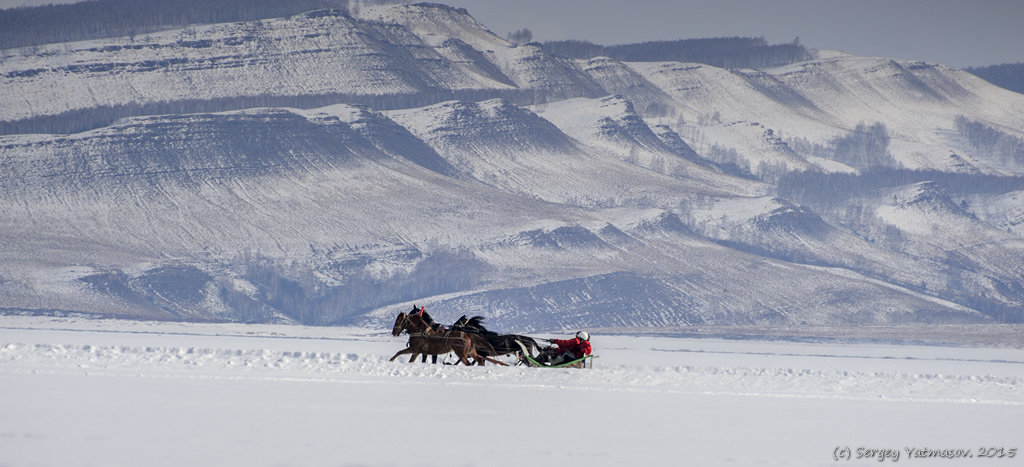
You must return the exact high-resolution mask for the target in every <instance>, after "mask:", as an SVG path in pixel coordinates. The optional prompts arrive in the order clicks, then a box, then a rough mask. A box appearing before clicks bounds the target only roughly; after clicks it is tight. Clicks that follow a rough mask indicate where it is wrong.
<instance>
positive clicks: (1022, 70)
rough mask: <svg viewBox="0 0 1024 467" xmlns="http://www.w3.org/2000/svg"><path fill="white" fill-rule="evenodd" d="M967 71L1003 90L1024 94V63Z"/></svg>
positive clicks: (969, 69) (967, 69) (968, 69)
mask: <svg viewBox="0 0 1024 467" xmlns="http://www.w3.org/2000/svg"><path fill="white" fill-rule="evenodd" d="M965 71H967V72H968V73H970V74H972V75H975V76H977V77H979V78H981V79H983V80H985V81H988V82H990V83H992V84H994V85H996V86H999V87H1001V88H1004V89H1009V90H1011V91H1013V92H1019V93H1024V63H1004V64H1002V65H990V66H983V67H977V68H974V67H972V68H966V69H965Z"/></svg>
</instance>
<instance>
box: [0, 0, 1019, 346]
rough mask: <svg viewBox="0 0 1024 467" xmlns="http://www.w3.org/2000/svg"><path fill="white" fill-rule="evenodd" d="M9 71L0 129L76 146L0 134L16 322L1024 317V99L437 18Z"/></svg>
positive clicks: (383, 14) (352, 23)
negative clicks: (686, 56)
mask: <svg viewBox="0 0 1024 467" xmlns="http://www.w3.org/2000/svg"><path fill="white" fill-rule="evenodd" d="M3 54H4V58H3V61H2V62H0V89H2V91H3V92H0V124H2V125H4V126H3V128H4V131H5V132H7V133H11V132H17V131H20V130H18V128H36V129H37V130H33V131H42V130H38V129H39V128H43V129H45V128H49V127H50V125H52V126H53V127H55V128H88V129H87V130H84V131H77V132H65V133H55V134H46V133H38V132H36V133H33V134H29V133H24V132H23V133H22V134H7V135H5V136H0V169H2V170H0V242H2V245H3V247H2V248H0V309H3V310H7V311H9V312H18V313H22V312H26V313H57V314H67V313H77V312H85V313H92V314H100V315H119V316H140V317H142V316H144V317H155V318H175V319H180V318H184V319H226V320H241V321H298V322H303V323H315V324H326V323H363V324H372V325H379V324H381V323H382V322H383V321H386V320H387V319H389V316H393V315H394V312H395V311H396V310H398V309H400V308H406V307H408V306H409V305H410V303H421V304H423V303H425V304H428V306H430V307H431V308H432V310H433V311H435V312H436V314H435V316H437V317H439V318H441V319H443V320H445V321H447V320H454V319H455V318H457V317H458V316H460V315H462V314H482V315H486V316H489V317H492V318H493V319H494V320H495V323H497V324H503V325H513V324H515V325H517V326H520V327H521V328H524V329H555V328H561V327H563V326H570V325H571V326H577V325H578V326H602V327H630V326H665V325H668V326H681V325H693V324H707V323H711V324H737V323H749V324H757V323H766V322H770V323H811V324H815V323H818V324H828V323H876V322H886V323H888V322H905V321H912V322H949V321H952V322H989V321H993V320H995V321H1017V320H1021V319H1024V288H1022V286H1021V284H1020V277H1022V274H1024V265H1022V264H1021V260H1020V258H1022V257H1024V255H1021V248H1022V246H1021V242H1022V241H1024V240H1022V238H1021V234H1020V228H1019V226H1020V225H1021V222H1020V214H1021V211H1020V209H1018V208H1017V205H1018V204H1019V203H1017V202H1016V201H1019V193H1020V190H1024V183H1020V180H1019V179H1017V178H1013V177H1014V176H1017V177H1019V176H1020V175H1021V173H1022V172H1024V169H1022V168H1024V160H1018V159H1019V158H1018V156H1017V155H1016V153H1015V152H1013V148H1014V146H1013V144H1014V142H1015V141H1018V139H1022V138H1024V117H1021V115H1024V112H1022V110H1024V96H1020V95H1018V94H1014V93H1009V92H1007V91H1003V90H999V89H997V88H995V87H994V86H991V85H988V84H987V83H984V82H983V81H980V80H978V79H976V78H974V77H972V76H971V75H968V74H966V73H963V72H960V71H958V70H954V69H950V68H948V67H944V66H941V65H931V64H923V63H917V62H910V61H894V60H889V59H886V58H877V57H853V56H849V55H844V54H839V53H830V52H818V54H817V57H816V58H815V59H814V60H809V61H806V62H801V63H796V64H792V65H787V66H784V67H778V68H771V69H765V70H734V69H730V70H727V69H721V68H715V67H711V66H706V65H698V64H687V63H640V62H631V63H621V62H617V61H614V60H611V59H608V58H595V59H592V60H568V59H563V58H559V57H554V56H551V55H548V54H546V53H545V52H544V50H543V49H542V48H541V47H540V46H539V45H537V44H518V45H515V44H510V43H508V42H507V41H505V40H503V39H501V38H499V37H497V36H495V35H494V34H493V33H491V32H490V31H488V30H487V29H486V27H485V26H484V25H482V24H480V23H479V22H477V21H476V20H475V19H473V17H472V16H470V14H469V12H467V11H465V10H462V9H455V8H450V7H447V6H444V5H436V4H416V5H385V6H372V7H363V8H360V9H359V10H358V13H355V14H354V16H352V15H349V14H348V13H345V12H342V11H334V10H325V11H316V12H309V13H306V14H302V15H296V16H292V17H289V18H278V19H269V20H263V21H258V22H248V23H231V24H215V25H204V26H194V27H189V28H184V29H178V30H170V31H164V32H161V33H154V34H151V35H148V36H145V37H131V38H114V39H105V40H98V41H88V42H78V43H69V44H53V45H48V46H43V47H40V48H36V49H19V50H7V51H3ZM54 90H56V93H55V91H54ZM328 104H329V105H328ZM119 116H120V117H125V118H120V119H116V117H119ZM965 122H967V123H965ZM965 125H975V126H977V127H978V128H982V127H981V126H979V125H984V128H987V129H990V131H989V133H992V134H993V135H995V136H994V137H995V138H997V139H998V141H1000V144H1002V146H1000V147H1001V148H1002V149H1000V151H1001V152H1000V153H999V154H992V153H990V152H987V151H986V150H985V149H984V145H983V144H980V143H979V142H978V141H976V140H977V138H976V136H977V135H973V136H972V135H968V134H967V133H966V131H965V128H966V127H967V126H965ZM972 128H973V127H972ZM1015 138H1016V139H1015ZM1022 140H1024V139H1022ZM878 166H882V167H884V168H885V169H884V170H888V171H890V172H891V173H894V174H895V175H892V174H891V173H889V172H886V173H882V174H881V175H880V172H878V170H879V169H878ZM920 168H930V169H935V170H936V172H933V173H935V174H944V175H949V174H961V175H964V176H967V175H973V176H977V177H979V178H978V180H987V179H985V178H982V177H986V176H988V177H995V176H997V175H998V176H999V177H1002V178H999V182H1000V184H999V185H998V187H1005V189H1004V188H993V187H985V188H986V189H984V190H982V189H976V190H973V191H972V190H971V189H970V188H962V186H961V188H958V190H959V191H958V192H957V193H956V194H955V195H950V194H948V193H945V192H944V191H943V189H942V184H943V183H946V182H943V181H942V180H938V181H932V182H930V183H929V182H922V183H916V182H918V181H920V180H918V179H919V178H920V177H923V176H925V175H926V174H927V173H925V172H909V171H908V170H906V169H920ZM829 174H832V175H836V174H842V176H843V177H848V178H849V179H850V180H863V181H864V183H863V185H864V186H868V187H870V188H866V189H864V190H861V191H857V190H849V192H843V191H841V190H834V191H835V193H836V195H835V196H834V197H832V198H827V199H822V198H825V197H824V196H818V197H815V196H808V195H807V194H808V193H809V192H821V193H826V192H828V189H830V188H829V187H827V186H824V187H821V186H815V185H814V183H816V182H817V181H818V179H817V178H815V177H819V176H820V177H819V178H821V179H822V180H831V179H828V178H827V177H828V176H831V175H829ZM886 174H889V175H891V178H892V179H893V180H896V181H895V182H892V183H885V181H884V180H882V179H883V178H884V177H883V176H884V175H886ZM908 174H910V175H908ZM797 175H801V176H804V177H805V178H806V179H807V180H808V182H807V185H806V186H801V187H795V188H794V187H793V186H791V184H790V185H787V184H786V183H787V182H789V181H791V180H792V177H794V176H797ZM911 175H912V177H911V178H913V180H914V182H915V183H914V184H910V182H905V181H900V180H902V178H901V177H904V176H906V177H910V176H911ZM950 176H953V175H950ZM787 177H789V178H787ZM915 177H916V178H915ZM879 180H882V181H879ZM946 180H947V181H948V179H946ZM961 185H963V184H961ZM783 187H785V188H786V190H787V191H786V193H789V194H791V195H792V196H791V198H792V199H787V196H788V195H781V194H780V192H781V191H782V188H783ZM801 203H805V204H801Z"/></svg>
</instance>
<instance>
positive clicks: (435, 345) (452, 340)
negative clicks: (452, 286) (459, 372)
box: [391, 313, 505, 366]
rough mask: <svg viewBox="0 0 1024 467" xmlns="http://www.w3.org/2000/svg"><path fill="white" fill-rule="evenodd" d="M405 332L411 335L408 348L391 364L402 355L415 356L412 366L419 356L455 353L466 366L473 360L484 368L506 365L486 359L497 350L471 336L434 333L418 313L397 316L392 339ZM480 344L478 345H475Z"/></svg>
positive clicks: (396, 355) (453, 332)
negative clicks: (485, 364) (485, 362)
mask: <svg viewBox="0 0 1024 467" xmlns="http://www.w3.org/2000/svg"><path fill="white" fill-rule="evenodd" d="M403 331H405V332H408V333H409V344H408V347H406V348H405V349H403V350H401V351H399V352H398V353H396V354H395V356H393V357H391V361H394V360H395V359H396V358H398V356H399V355H402V354H407V353H411V354H413V355H412V358H410V359H409V362H413V361H415V360H416V356H417V355H419V354H425V355H441V354H446V353H448V352H455V355H456V356H458V357H459V361H460V362H462V363H463V364H465V365H467V366H468V365H469V364H470V363H469V360H468V359H470V358H472V359H473V360H474V361H475V362H476V363H477V364H478V365H481V366H482V365H483V364H484V360H487V361H490V362H491V363H495V364H498V365H505V363H503V362H500V361H498V360H494V359H492V358H489V357H488V356H487V355H488V354H489V355H495V352H494V348H493V347H491V345H490V344H488V343H487V341H485V340H482V339H475V338H474V337H475V336H473V335H472V334H467V333H465V332H461V331H451V330H449V331H441V330H435V329H433V328H431V327H430V325H429V324H427V322H426V321H425V320H424V319H423V317H422V316H420V315H419V314H417V313H408V314H407V313H399V314H398V317H396V318H395V325H394V326H393V327H392V328H391V335H393V336H399V335H401V334H402V332H403ZM476 337H478V336H476ZM477 340H479V342H476V341H477ZM478 345H479V346H480V347H478ZM478 349H479V352H478Z"/></svg>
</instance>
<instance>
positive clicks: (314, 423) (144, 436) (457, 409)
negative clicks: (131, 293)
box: [0, 316, 1024, 466]
mask: <svg viewBox="0 0 1024 467" xmlns="http://www.w3.org/2000/svg"><path fill="white" fill-rule="evenodd" d="M540 337H547V336H540ZM592 341H593V344H594V347H595V353H596V354H598V355H600V357H599V358H598V359H596V361H595V365H594V367H593V368H590V369H585V370H571V369H564V370H554V369H535V368H524V367H515V366H510V367H498V366H491V365H489V366H486V367H482V368H481V367H473V368H465V367H461V366H445V365H430V364H421V363H408V362H407V361H406V360H405V359H404V358H402V359H400V360H399V361H396V362H394V363H391V362H388V358H390V357H391V355H393V354H394V353H395V352H397V351H398V350H400V349H401V348H403V347H404V345H405V338H404V337H403V338H395V337H392V336H391V335H390V333H389V332H386V331H385V330H372V329H363V328H313V327H300V326H271V325H237V324H184V323H161V322H135V321H114V320H86V319H76V318H42V317H14V316H0V465H3V466H8V465H9V466H35V465H41V466H74V465H83V466H85V465H88V466H92V465H96V466H119V465H125V466H127V465H149V466H161V465H166V466H172V465H173V466H180V465H218V466H234V465H238V466H260V465H266V466H277V465H289V466H290V465H296V466H302V465H315V466H319V465H327V466H334V465H340V466H350V465H351V466H355V465H371V466H390V465H395V466H433V465H437V466H448V465H455V466H495V465H497V466H502V465H509V466H511V465H564V464H567V463H572V464H579V463H583V465H588V466H603V465H608V466H613V465H614V466H619V465H654V464H658V465H699V466H719V465H737V466H754V465H771V466H819V465H834V464H862V465H868V464H869V463H870V464H871V465H875V464H877V463H879V460H880V459H882V458H884V459H885V462H891V461H893V460H897V459H894V458H892V457H884V456H885V455H886V450H890V451H889V453H888V455H889V456H893V455H896V454H898V455H899V456H900V457H899V459H898V461H899V462H900V463H911V464H917V465H996V466H998V465H1006V466H1009V465H1020V462H1021V457H1024V453H1017V452H1016V451H1011V450H1016V449H1017V448H1020V447H1022V446H1021V444H1024V443H1022V440H1024V424H1022V423H1021V420H1022V419H1024V391H1022V390H1021V386H1022V383H1024V350H1022V349H1020V348H1015V347H984V346H980V345H978V346H972V347H953V346H934V345H897V344H887V343H878V342H874V343H842V342H838V341H836V342H800V341H780V340H772V341H766V340H734V339H715V338H696V337H688V338H680V337H655V336H625V335H614V336H613V335H601V334H598V333H595V335H594V337H593V339H592ZM872 450H879V451H877V452H876V451H872ZM1011 453H1012V454H1013V457H1010V455H1011ZM921 454H930V455H933V456H939V457H932V458H920V457H911V455H921ZM984 455H992V456H994V457H990V458H989V457H986V458H983V457H982V456H984ZM1000 455H1002V457H1000ZM858 456H861V457H860V458H859V459H858ZM942 456H945V457H942ZM837 457H842V458H840V459H839V460H838V461H837V460H836V458H837ZM948 457H954V458H953V459H949V458H948Z"/></svg>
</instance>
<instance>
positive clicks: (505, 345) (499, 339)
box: [452, 315, 540, 355]
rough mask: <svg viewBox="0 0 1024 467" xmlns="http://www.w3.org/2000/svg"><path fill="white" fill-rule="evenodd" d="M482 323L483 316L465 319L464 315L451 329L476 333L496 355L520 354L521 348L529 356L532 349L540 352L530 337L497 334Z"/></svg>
mask: <svg viewBox="0 0 1024 467" xmlns="http://www.w3.org/2000/svg"><path fill="white" fill-rule="evenodd" d="M483 321H484V317H483V316H474V317H472V318H468V319H467V318H466V315H462V317H461V318H459V320H458V321H456V322H455V324H454V325H452V329H457V330H460V331H466V332H471V333H476V334H479V335H480V336H483V338H484V339H485V340H486V341H487V343H489V344H491V346H492V347H494V350H495V352H497V353H498V355H508V354H512V353H516V352H521V351H522V349H523V348H526V351H527V352H529V353H531V354H532V353H533V351H534V349H537V350H540V344H537V341H535V340H533V338H532V337H529V336H521V335H518V334H498V333H496V332H494V331H489V330H488V329H487V328H485V327H484V325H483ZM517 342H521V343H522V344H523V347H520V346H519V344H518V343H517Z"/></svg>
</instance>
